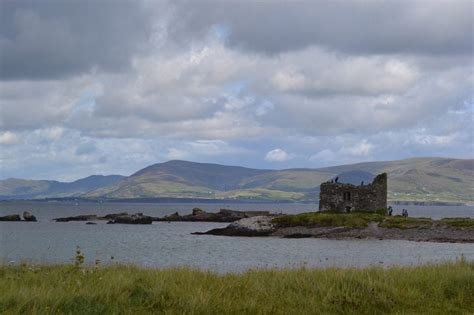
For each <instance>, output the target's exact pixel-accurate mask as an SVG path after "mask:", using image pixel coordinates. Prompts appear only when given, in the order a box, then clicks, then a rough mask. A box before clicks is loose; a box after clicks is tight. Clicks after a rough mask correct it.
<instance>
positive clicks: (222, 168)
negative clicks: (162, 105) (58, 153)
mask: <svg viewBox="0 0 474 315" xmlns="http://www.w3.org/2000/svg"><path fill="white" fill-rule="evenodd" d="M381 172H387V173H388V175H389V192H388V193H389V199H390V200H397V201H456V202H459V201H462V202H472V201H473V182H474V160H471V159H453V158H429V157H428V158H411V159H404V160H395V161H375V162H362V163H356V164H347V165H339V166H330V167H324V168H316V169H311V168H294V169H281V170H269V169H253V168H247V167H242V166H227V165H221V164H215V163H198V162H190V161H183V160H171V161H167V162H164V163H155V164H152V165H149V166H147V167H145V168H142V169H140V170H138V171H137V172H135V173H133V174H132V175H130V176H120V175H109V176H101V175H91V176H88V177H86V178H83V179H79V180H76V181H74V182H71V183H61V182H57V181H45V180H42V181H32V180H21V179H6V180H2V181H0V197H1V198H3V199H19V198H25V199H26V198H28V199H35V198H47V197H71V196H77V197H81V198H93V199H97V198H107V199H133V198H162V197H164V198H203V199H204V198H205V199H249V200H289V201H317V199H318V194H319V185H320V184H321V183H322V182H324V181H327V180H330V179H332V178H334V177H335V176H340V178H341V179H344V178H346V177H347V181H348V182H351V183H353V184H358V183H360V182H361V181H365V182H367V181H369V180H370V178H371V175H372V176H373V175H376V174H378V173H381ZM94 176H98V177H94ZM8 181H10V182H8ZM12 181H20V182H19V183H18V185H16V187H15V185H14V184H13V183H12ZM21 181H23V182H21ZM28 184H30V186H28ZM64 184H66V185H65V186H64ZM5 186H6V187H5ZM8 192H9V193H10V194H8ZM15 192H17V193H15ZM18 192H19V193H18Z"/></svg>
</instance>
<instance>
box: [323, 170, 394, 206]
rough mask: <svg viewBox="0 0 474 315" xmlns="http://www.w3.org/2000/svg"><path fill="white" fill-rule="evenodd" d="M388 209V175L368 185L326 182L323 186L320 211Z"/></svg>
mask: <svg viewBox="0 0 474 315" xmlns="http://www.w3.org/2000/svg"><path fill="white" fill-rule="evenodd" d="M386 208H387V174H386V173H382V174H379V175H377V176H376V177H375V178H374V180H373V182H372V183H370V184H367V185H359V186H357V185H352V184H343V183H334V182H326V183H322V184H321V192H320V195H319V211H337V212H351V211H376V210H377V209H386Z"/></svg>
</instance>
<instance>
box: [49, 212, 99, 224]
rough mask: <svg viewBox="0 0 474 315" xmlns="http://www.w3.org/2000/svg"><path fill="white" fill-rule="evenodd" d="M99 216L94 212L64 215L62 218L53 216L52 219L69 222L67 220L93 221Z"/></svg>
mask: <svg viewBox="0 0 474 315" xmlns="http://www.w3.org/2000/svg"><path fill="white" fill-rule="evenodd" d="M98 219H99V217H97V215H95V214H85V215H77V216H74V217H64V218H55V219H53V220H54V221H56V222H69V221H94V220H98Z"/></svg>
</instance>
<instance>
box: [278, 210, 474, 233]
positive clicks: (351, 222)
mask: <svg viewBox="0 0 474 315" xmlns="http://www.w3.org/2000/svg"><path fill="white" fill-rule="evenodd" d="M273 222H274V223H276V224H277V225H278V226H280V227H292V226H317V227H336V226H338V227H339V226H340V227H349V228H365V227H367V226H368V225H369V223H371V222H377V223H379V226H380V227H384V228H398V229H414V228H418V229H426V228H430V227H432V226H437V227H443V226H447V227H454V228H461V229H472V230H474V219H470V218H446V219H442V220H433V219H430V218H414V217H402V216H386V215H383V214H377V213H366V212H351V213H332V212H310V213H301V214H295V215H283V216H279V217H276V218H275V219H273Z"/></svg>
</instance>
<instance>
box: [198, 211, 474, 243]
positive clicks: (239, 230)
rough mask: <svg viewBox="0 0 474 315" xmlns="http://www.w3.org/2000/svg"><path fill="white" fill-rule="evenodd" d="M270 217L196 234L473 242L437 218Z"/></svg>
mask: <svg viewBox="0 0 474 315" xmlns="http://www.w3.org/2000/svg"><path fill="white" fill-rule="evenodd" d="M272 219H273V217H268V216H259V217H254V218H248V219H242V220H240V221H236V222H233V223H231V224H229V225H228V226H227V227H225V228H220V229H213V230H210V231H207V232H196V233H193V234H197V235H224V236H275V237H282V238H326V239H380V240H382V239H391V240H407V241H417V242H451V243H474V230H473V229H472V228H469V227H453V226H448V225H445V224H443V223H442V222H437V223H435V224H433V225H431V226H424V227H419V228H406V229H401V228H387V227H381V226H379V223H378V222H370V223H369V224H368V226H367V227H365V228H351V227H344V226H305V225H302V226H292V227H283V226H278V225H275V224H273V223H272Z"/></svg>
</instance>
